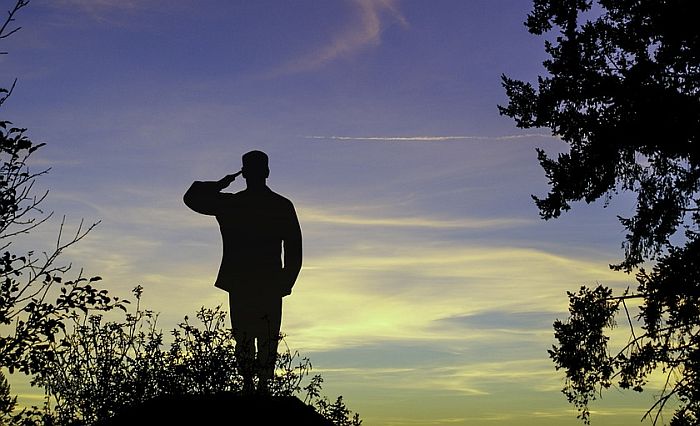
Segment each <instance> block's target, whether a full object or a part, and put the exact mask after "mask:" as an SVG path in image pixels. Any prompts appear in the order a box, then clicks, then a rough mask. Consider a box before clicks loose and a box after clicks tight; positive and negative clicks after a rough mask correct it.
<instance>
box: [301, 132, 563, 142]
mask: <svg viewBox="0 0 700 426" xmlns="http://www.w3.org/2000/svg"><path fill="white" fill-rule="evenodd" d="M303 137H304V138H305V139H325V140H337V141H377V142H443V141H460V140H490V141H505V140H511V139H526V138H554V139H558V137H557V136H553V135H551V134H546V133H526V134H522V135H505V136H473V135H472V136H337V135H333V136H322V135H309V136H303Z"/></svg>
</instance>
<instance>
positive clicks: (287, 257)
mask: <svg viewBox="0 0 700 426" xmlns="http://www.w3.org/2000/svg"><path fill="white" fill-rule="evenodd" d="M222 189H223V188H222V185H221V184H220V183H219V182H200V181H197V182H194V183H193V184H192V186H190V188H189V189H188V190H187V192H186V193H185V196H184V202H185V204H186V205H187V206H188V207H189V208H191V209H192V210H194V211H196V212H197V213H201V214H206V215H211V216H215V217H216V220H217V222H218V223H219V229H220V230H221V237H222V240H223V255H222V258H221V266H220V267H219V273H218V275H217V278H216V282H215V284H214V285H215V286H216V287H218V288H220V289H222V290H226V291H228V292H229V293H231V294H232V295H236V296H240V297H247V296H250V297H254V298H260V297H261V296H264V295H268V296H279V297H281V296H285V295H287V294H289V293H291V289H292V286H293V285H294V282H295V281H296V278H297V275H298V274H299V270H300V269H301V259H302V252H301V229H300V227H299V221H298V219H297V215H296V211H295V210H294V205H293V204H292V202H291V201H289V200H288V199H286V198H285V197H283V196H281V195H279V194H277V193H275V192H273V191H272V190H271V189H270V188H268V187H267V186H264V187H263V188H260V189H256V190H251V189H245V190H243V191H240V192H237V193H235V194H232V193H224V192H221V190H222Z"/></svg>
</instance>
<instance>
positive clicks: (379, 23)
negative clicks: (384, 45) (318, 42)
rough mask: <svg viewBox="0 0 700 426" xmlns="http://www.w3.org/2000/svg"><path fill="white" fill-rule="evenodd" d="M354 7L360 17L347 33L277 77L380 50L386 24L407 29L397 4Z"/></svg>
mask: <svg viewBox="0 0 700 426" xmlns="http://www.w3.org/2000/svg"><path fill="white" fill-rule="evenodd" d="M352 3H354V5H355V8H356V15H357V17H356V19H355V20H354V21H353V22H352V23H351V24H350V25H348V26H347V27H346V29H344V30H342V31H341V32H339V33H338V34H337V35H336V36H335V37H334V38H332V39H331V41H330V43H328V44H326V45H323V46H320V47H319V48H317V49H316V50H314V51H313V52H311V53H309V54H307V55H304V56H302V57H301V58H297V59H295V60H293V61H291V62H289V63H287V64H286V65H284V66H283V67H282V68H281V70H279V71H278V73H279V74H286V73H295V72H301V71H308V70H312V69H315V68H318V67H320V66H323V65H325V64H327V63H329V62H332V61H334V60H336V59H338V58H340V57H343V56H347V55H351V54H354V53H356V52H358V51H359V50H361V49H363V48H365V47H368V46H377V45H379V43H380V42H381V34H382V30H383V29H384V28H385V27H386V22H387V21H392V22H398V23H399V24H401V25H403V26H407V25H408V22H407V21H406V19H405V18H404V17H403V15H402V14H401V12H400V11H399V8H398V6H397V4H396V1H395V0H352Z"/></svg>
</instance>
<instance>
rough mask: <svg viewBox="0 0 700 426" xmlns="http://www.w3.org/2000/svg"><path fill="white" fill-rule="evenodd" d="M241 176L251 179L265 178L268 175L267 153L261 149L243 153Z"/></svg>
mask: <svg viewBox="0 0 700 426" xmlns="http://www.w3.org/2000/svg"><path fill="white" fill-rule="evenodd" d="M242 161H243V177H244V178H245V179H246V180H248V179H253V180H260V179H267V177H268V176H270V169H269V167H268V159H267V154H265V153H264V152H262V151H250V152H246V153H245V154H243V158H242Z"/></svg>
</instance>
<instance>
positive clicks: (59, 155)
mask: <svg viewBox="0 0 700 426" xmlns="http://www.w3.org/2000/svg"><path fill="white" fill-rule="evenodd" d="M11 3H13V2H11V1H4V2H3V3H2V5H3V7H5V8H9V6H10V4H11ZM530 7H531V3H530V2H529V1H526V0H468V1H466V0H441V1H419V0H332V1H320V0H319V1H309V0H296V1H282V0H256V1H240V0H235V1H233V0H228V1H224V0H200V1H194V0H170V1H165V0H51V1H49V0H32V1H31V4H30V5H29V6H28V7H27V8H26V9H24V10H22V11H21V12H20V15H19V16H18V22H17V23H18V24H19V25H21V26H22V27H23V28H22V30H21V31H20V32H18V33H16V34H15V35H14V36H12V37H11V38H9V39H6V40H3V45H2V47H3V50H6V51H9V52H10V53H9V54H8V55H3V56H0V66H1V68H0V79H1V80H0V82H2V83H3V85H4V86H8V85H9V84H10V83H11V82H12V80H13V79H14V78H15V77H17V78H18V83H17V87H16V89H15V91H14V93H13V95H12V97H11V98H10V99H9V100H8V102H7V103H6V104H5V105H4V106H3V119H9V120H11V121H13V122H15V124H18V125H21V126H22V127H28V128H29V136H30V137H31V138H32V139H33V140H34V141H36V142H46V144H47V145H46V146H45V147H43V148H42V149H41V150H39V151H37V152H36V153H35V155H33V157H32V162H31V163H30V166H31V167H32V169H33V170H40V169H42V168H47V167H50V168H51V170H50V172H49V174H48V175H46V176H43V177H41V179H40V181H39V182H38V183H37V190H44V189H47V190H49V196H48V197H47V199H46V201H45V202H44V208H45V209H46V210H47V211H53V212H55V213H54V215H55V216H54V219H55V220H51V221H49V222H48V223H46V224H45V225H44V226H43V227H42V228H41V229H39V230H37V231H35V232H34V233H33V234H32V235H30V236H27V237H26V238H25V239H24V240H22V241H21V242H18V243H17V244H18V247H23V244H24V246H26V247H28V248H32V249H34V250H36V251H40V250H41V247H46V249H49V248H50V247H51V245H52V244H53V243H54V241H55V238H56V235H57V230H58V223H59V221H60V218H61V217H62V216H63V215H65V216H66V223H67V228H68V230H70V229H73V230H74V229H75V228H76V227H77V226H78V224H79V223H80V221H81V219H84V220H85V221H86V223H93V222H96V221H101V222H100V224H99V226H97V227H96V228H95V229H94V230H93V231H92V232H91V233H90V234H89V235H88V236H87V237H86V238H85V239H84V240H82V241H80V243H79V244H77V245H75V246H73V247H71V248H70V250H68V251H67V252H66V253H65V254H64V256H63V259H64V261H65V262H66V263H67V262H72V264H73V271H74V273H77V271H79V270H80V269H81V268H82V269H83V270H84V275H87V276H93V275H100V276H102V277H103V278H104V281H103V282H102V283H103V285H104V286H105V287H106V288H108V289H109V290H110V292H111V293H112V294H115V295H121V296H124V297H128V296H129V295H130V290H131V289H132V288H133V287H135V286H136V285H142V286H143V287H144V297H143V304H145V305H146V306H147V307H149V308H150V309H153V310H155V311H157V312H160V317H159V318H160V319H159V321H160V324H161V326H162V327H163V329H165V330H168V329H171V328H172V327H174V325H175V324H176V323H177V322H179V321H180V320H181V319H182V318H183V317H184V316H185V315H190V316H192V315H193V313H194V312H195V311H196V310H197V309H198V308H199V307H201V306H207V307H214V306H217V305H223V306H224V307H226V304H227V295H226V294H225V293H224V292H222V291H221V290H218V289H216V288H214V287H213V282H214V279H215V277H216V272H217V269H218V265H219V261H220V256H221V242H220V241H221V238H220V235H219V231H218V228H217V225H216V222H215V220H214V219H213V218H211V217H208V216H202V215H198V214H196V213H194V212H193V211H191V210H189V209H188V208H187V207H186V206H185V205H184V204H183V202H182V195H183V194H184V192H185V191H186V189H187V188H188V187H189V185H190V184H191V183H192V181H194V180H218V179H219V178H221V177H223V176H224V175H226V174H228V173H232V172H235V171H237V170H239V169H240V157H241V155H242V154H243V153H245V152H247V151H249V150H252V149H260V150H263V151H265V152H267V153H268V155H269V156H270V169H271V173H270V178H269V181H268V184H269V186H270V187H271V188H272V189H273V190H274V191H276V192H278V193H280V194H282V195H284V196H286V197H287V198H289V199H291V200H292V201H293V202H294V205H295V207H296V210H297V213H298V216H299V220H300V223H301V227H302V232H303V236H304V242H303V246H304V265H303V269H302V272H301V274H300V276H299V279H298V281H297V284H296V286H295V287H294V291H293V293H292V295H291V296H289V297H287V298H285V301H284V316H283V325H282V331H283V332H284V333H285V334H286V335H287V337H286V343H287V344H288V345H289V346H290V348H292V349H293V350H297V351H299V352H300V353H301V354H302V355H303V356H306V357H309V358H310V359H311V362H312V364H313V366H314V372H316V373H320V374H322V375H323V377H324V394H326V395H327V396H329V397H330V398H332V399H335V396H337V395H343V397H344V400H345V401H346V403H347V405H348V407H349V408H350V409H351V410H353V411H356V412H359V413H360V415H361V417H362V418H363V419H364V424H366V425H369V426H373V425H380V426H382V425H383V426H390V425H391V426H393V425H495V424H498V425H501V424H503V425H578V424H581V423H580V421H579V420H577V419H576V410H575V408H574V407H573V406H571V405H569V404H568V403H567V402H566V398H565V397H564V396H563V395H562V394H561V393H560V389H561V387H562V386H563V383H564V382H563V373H562V372H558V371H556V370H555V369H554V364H553V363H552V362H551V361H550V360H549V358H548V355H547V352H546V351H547V349H549V348H550V347H551V345H552V344H553V343H554V337H553V329H552V323H553V322H554V320H556V319H565V318H566V316H567V313H566V310H567V297H566V291H573V290H575V289H577V288H579V287H580V286H581V285H584V284H587V285H595V284H596V283H601V284H605V285H608V286H611V287H614V288H616V289H624V288H626V287H627V286H633V285H634V280H633V278H632V277H630V276H628V275H625V274H624V273H620V272H613V271H611V270H610V268H609V267H608V265H609V264H611V263H615V262H618V261H619V260H621V258H622V250H621V248H620V244H621V242H622V240H623V239H624V232H623V229H622V227H621V225H620V224H619V223H618V221H617V219H616V215H622V216H625V215H627V216H629V215H630V214H631V213H632V209H633V204H632V203H631V202H630V199H629V197H626V196H624V195H623V196H620V197H618V198H615V199H613V200H612V201H611V202H610V203H609V204H608V205H604V203H602V202H597V203H593V204H591V205H586V204H576V205H575V206H574V209H573V211H571V212H569V213H567V214H565V215H564V216H562V217H561V218H559V219H556V220H551V221H543V220H541V219H540V217H539V214H538V211H537V208H536V207H535V205H534V203H533V201H532V199H531V194H535V195H540V196H543V195H545V194H546V191H547V180H546V178H545V176H544V174H543V172H542V170H541V168H540V166H539V164H538V162H537V158H536V152H535V148H537V147H539V148H542V149H544V150H545V151H547V152H548V153H550V154H556V153H557V152H561V151H563V150H566V148H567V147H566V145H565V144H564V143H563V142H562V141H560V140H559V139H557V138H556V137H553V136H552V135H551V132H550V131H549V130H548V129H534V130H533V129H529V130H522V129H517V128H516V127H515V125H514V122H513V121H512V120H511V119H509V118H507V117H502V116H500V115H499V113H498V109H497V105H499V104H500V105H504V104H506V103H507V98H506V96H505V93H504V90H503V88H502V87H501V84H500V77H501V75H502V74H506V75H508V76H510V77H514V78H518V79H522V80H527V81H534V80H535V79H536V77H537V75H538V74H540V73H542V72H543V69H542V65H541V63H542V60H544V59H545V56H544V53H543V48H542V43H543V40H542V39H541V38H538V37H536V36H532V35H530V34H528V33H527V31H526V28H525V26H524V25H523V21H524V20H525V17H526V15H527V13H528V12H529V10H530ZM243 188H244V183H243V182H242V181H241V180H237V181H236V182H234V183H233V184H232V185H231V188H230V190H231V191H233V192H235V191H238V190H241V189H243ZM625 336H626V335H625V330H624V329H620V330H618V331H617V332H616V333H615V339H617V340H615V339H614V340H613V342H614V343H619V342H623V343H624V341H625ZM11 382H12V383H13V386H14V388H13V389H14V390H15V391H16V392H18V393H19V394H20V401H21V402H22V403H25V404H33V403H40V402H39V401H40V399H41V393H40V390H37V389H33V388H30V387H29V386H28V385H27V384H26V383H25V382H23V381H22V379H21V378H20V377H17V375H14V376H12V377H11ZM653 387H654V383H652V390H653ZM652 398H653V391H652V392H647V393H646V394H644V395H641V396H639V395H635V394H632V393H629V392H622V391H619V390H615V389H613V390H611V391H609V392H607V393H605V394H604V396H603V400H602V401H600V402H597V403H595V404H594V405H593V406H592V411H593V420H592V424H593V425H601V426H602V425H626V424H631V423H636V422H638V421H639V420H640V418H641V416H642V414H643V413H644V411H645V410H646V408H648V407H649V406H650V405H651V401H653V399H652Z"/></svg>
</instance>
